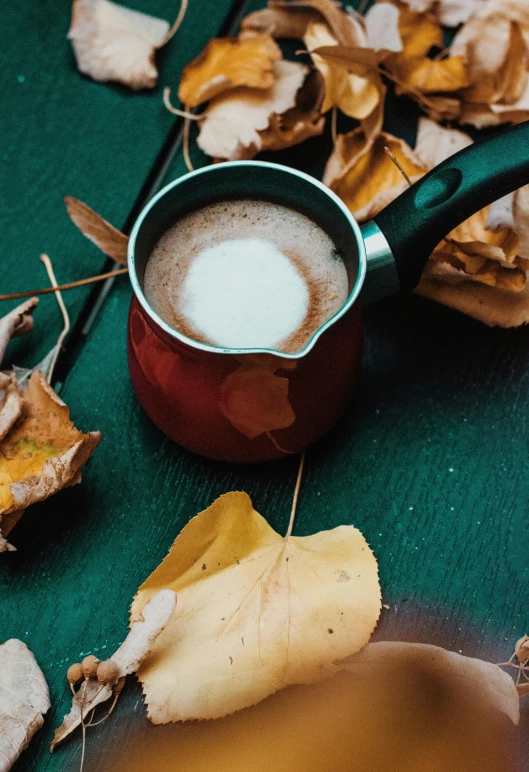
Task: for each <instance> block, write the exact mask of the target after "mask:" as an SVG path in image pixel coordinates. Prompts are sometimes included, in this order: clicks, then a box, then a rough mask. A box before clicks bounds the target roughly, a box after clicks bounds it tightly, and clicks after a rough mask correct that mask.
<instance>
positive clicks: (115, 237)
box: [64, 196, 129, 265]
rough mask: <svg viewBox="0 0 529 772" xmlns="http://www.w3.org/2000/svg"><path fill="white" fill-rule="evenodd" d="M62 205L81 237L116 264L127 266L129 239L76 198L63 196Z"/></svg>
mask: <svg viewBox="0 0 529 772" xmlns="http://www.w3.org/2000/svg"><path fill="white" fill-rule="evenodd" d="M64 203H65V204H66V209H67V211H68V214H69V215H70V218H71V220H72V222H74V223H75V225H77V227H78V228H79V230H80V231H81V233H82V234H83V236H86V238H87V239H90V241H92V242H93V243H94V244H95V245H96V247H99V249H100V250H101V251H102V252H103V253H104V254H105V255H108V257H111V258H112V260H115V261H116V263H119V264H120V265H127V247H128V243H129V237H128V236H125V234H124V233H122V232H121V231H118V229H117V228H114V226H113V225H111V224H110V223H109V222H107V221H106V220H105V219H103V217H101V215H99V214H97V212H94V210H93V209H91V208H90V207H89V206H88V204H84V203H83V202H82V201H79V199H78V198H73V197H72V196H65V198H64Z"/></svg>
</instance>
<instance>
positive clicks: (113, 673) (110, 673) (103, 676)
mask: <svg viewBox="0 0 529 772" xmlns="http://www.w3.org/2000/svg"><path fill="white" fill-rule="evenodd" d="M118 678H119V667H118V666H117V665H116V663H115V662H113V661H112V660H111V659H106V660H105V661H104V662H100V663H99V665H98V666H97V680H98V681H99V683H100V684H109V685H110V686H113V685H114V684H115V683H116V681H117V680H118Z"/></svg>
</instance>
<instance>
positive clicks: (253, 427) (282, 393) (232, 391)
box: [220, 354, 296, 439]
mask: <svg viewBox="0 0 529 772" xmlns="http://www.w3.org/2000/svg"><path fill="white" fill-rule="evenodd" d="M238 361H239V364H238V366H237V367H236V368H235V370H234V371H233V372H232V373H230V374H229V375H228V377H227V378H226V379H225V381H224V383H223V384H222V389H221V403H220V404H221V410H222V413H223V415H224V416H226V418H227V419H228V420H229V422H230V423H231V424H232V425H233V426H234V427H235V428H236V429H237V430H238V431H240V432H242V434H244V435H245V436H246V437H249V438H250V439H254V438H255V437H258V436H259V435H260V434H263V433H264V432H271V431H274V430H278V429H286V428H287V427H288V426H291V425H292V424H293V423H294V421H295V420H296V415H295V413H294V411H293V410H292V406H291V404H290V402H289V399H288V384H289V381H288V378H285V377H283V376H280V375H277V372H278V371H279V370H285V369H288V370H293V369H295V367H296V362H295V361H292V360H291V359H284V360H280V361H278V358H277V357H273V356H268V355H267V354H261V355H260V354H257V355H255V356H245V357H241V358H240V359H238Z"/></svg>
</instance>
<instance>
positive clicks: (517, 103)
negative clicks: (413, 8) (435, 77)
mask: <svg viewBox="0 0 529 772" xmlns="http://www.w3.org/2000/svg"><path fill="white" fill-rule="evenodd" d="M528 46H529V21H528V14H527V5H526V3H525V2H522V0H511V2H503V0H501V2H498V0H488V2H486V3H483V5H482V7H481V8H480V10H479V11H478V12H477V13H476V14H475V15H474V16H472V17H471V18H470V19H469V20H468V21H467V23H466V24H465V25H464V26H463V27H462V28H461V29H460V30H459V32H458V33H457V35H456V36H455V38H454V41H453V43H452V46H451V52H452V54H454V55H462V56H464V57H465V58H466V60H467V70H468V74H469V87H468V88H467V89H465V90H464V91H463V93H462V95H461V96H462V99H463V110H462V114H461V122H463V123H471V124H473V125H475V126H477V127H483V126H493V125H498V124H499V123H518V122H520V121H522V120H525V119H526V118H527V117H528V116H529V104H528V97H527V93H528V88H529V86H528V68H527V51H528Z"/></svg>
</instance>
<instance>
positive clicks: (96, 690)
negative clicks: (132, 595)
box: [51, 590, 176, 751]
mask: <svg viewBox="0 0 529 772" xmlns="http://www.w3.org/2000/svg"><path fill="white" fill-rule="evenodd" d="M175 608H176V595H175V593H174V592H172V590H162V591H161V592H158V593H156V595H154V596H153V597H152V598H151V600H150V601H149V603H147V604H146V605H145V607H144V608H143V610H142V612H141V614H137V615H136V616H135V617H133V618H132V619H131V625H130V631H129V634H128V635H127V637H126V638H125V640H124V641H123V643H122V644H121V646H120V647H119V649H118V650H117V651H116V652H115V653H114V654H113V655H112V656H111V657H110V661H111V662H113V663H114V664H115V665H116V666H117V673H118V676H117V677H118V678H124V677H125V676H127V675H129V674H130V673H134V672H135V670H137V668H138V666H139V665H140V663H141V662H142V660H143V659H144V657H145V656H146V655H147V653H148V652H149V651H150V649H151V647H152V645H153V643H154V641H155V640H156V638H157V637H158V635H159V634H160V633H161V631H162V630H163V629H164V627H165V626H166V625H167V623H168V622H169V620H170V618H171V616H172V614H173V612H174V610H175ZM114 692H115V687H112V686H111V685H109V684H108V683H107V684H101V683H99V681H98V680H96V679H95V678H91V679H89V680H86V681H83V682H82V684H81V686H80V688H79V690H78V691H77V693H76V694H75V695H74V697H73V699H72V708H71V710H70V712H69V713H68V715H66V716H65V717H64V720H63V722H62V724H61V726H60V727H58V728H57V729H56V730H55V737H54V739H53V742H52V744H51V750H52V751H53V750H54V749H55V747H56V746H57V745H58V744H59V743H60V742H62V741H63V740H64V738H65V737H68V735H69V734H71V733H72V732H73V731H74V729H76V728H77V727H78V726H80V724H81V722H82V721H83V720H84V719H85V718H86V716H88V714H89V713H90V711H91V710H92V709H93V708H95V707H97V706H98V705H100V704H101V703H103V702H106V701H107V700H109V699H110V698H111V697H112V695H113V694H114Z"/></svg>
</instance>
